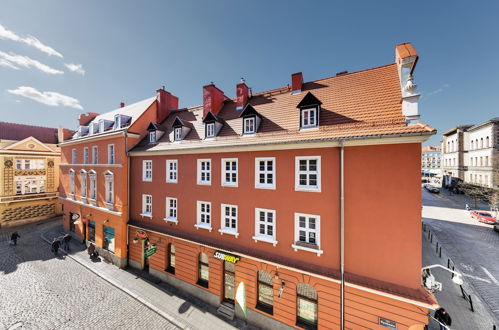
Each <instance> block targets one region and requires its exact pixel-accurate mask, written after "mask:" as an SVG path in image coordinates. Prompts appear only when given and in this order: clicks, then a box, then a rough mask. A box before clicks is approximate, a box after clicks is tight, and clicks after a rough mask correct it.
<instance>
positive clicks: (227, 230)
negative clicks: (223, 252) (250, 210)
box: [218, 228, 239, 238]
mask: <svg viewBox="0 0 499 330" xmlns="http://www.w3.org/2000/svg"><path fill="white" fill-rule="evenodd" d="M218 232H219V233H220V234H221V235H223V234H229V235H234V236H236V238H238V237H239V233H238V232H237V231H235V230H234V229H227V228H224V229H219V230H218Z"/></svg>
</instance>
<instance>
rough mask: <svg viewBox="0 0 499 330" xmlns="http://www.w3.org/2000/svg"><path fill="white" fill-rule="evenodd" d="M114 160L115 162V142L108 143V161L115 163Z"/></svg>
mask: <svg viewBox="0 0 499 330" xmlns="http://www.w3.org/2000/svg"><path fill="white" fill-rule="evenodd" d="M114 162H115V157H114V144H108V145H107V163H108V164H114Z"/></svg>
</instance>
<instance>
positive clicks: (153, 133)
mask: <svg viewBox="0 0 499 330" xmlns="http://www.w3.org/2000/svg"><path fill="white" fill-rule="evenodd" d="M155 143H156V131H149V144H155Z"/></svg>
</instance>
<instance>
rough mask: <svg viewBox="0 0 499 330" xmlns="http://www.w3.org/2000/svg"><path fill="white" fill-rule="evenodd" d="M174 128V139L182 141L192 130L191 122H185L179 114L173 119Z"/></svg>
mask: <svg viewBox="0 0 499 330" xmlns="http://www.w3.org/2000/svg"><path fill="white" fill-rule="evenodd" d="M172 128H173V141H182V140H183V139H184V138H185V137H186V136H187V134H189V132H190V131H191V125H190V123H188V122H184V121H183V120H182V119H180V117H178V116H177V118H175V120H174V121H173V124H172Z"/></svg>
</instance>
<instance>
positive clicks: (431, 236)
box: [430, 234, 433, 243]
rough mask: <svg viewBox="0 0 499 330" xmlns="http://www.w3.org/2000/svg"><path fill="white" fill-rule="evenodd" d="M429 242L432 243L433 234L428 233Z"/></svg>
mask: <svg viewBox="0 0 499 330" xmlns="http://www.w3.org/2000/svg"><path fill="white" fill-rule="evenodd" d="M430 243H433V234H431V235H430Z"/></svg>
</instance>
